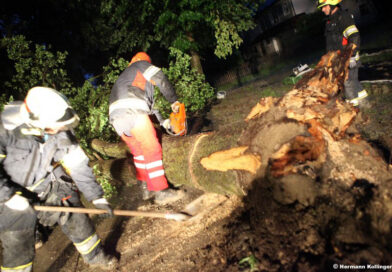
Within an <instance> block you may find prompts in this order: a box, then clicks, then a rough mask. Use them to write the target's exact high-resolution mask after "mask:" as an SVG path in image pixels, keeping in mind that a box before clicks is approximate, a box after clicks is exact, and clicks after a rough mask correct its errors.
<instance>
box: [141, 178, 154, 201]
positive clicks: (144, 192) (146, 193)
mask: <svg viewBox="0 0 392 272" xmlns="http://www.w3.org/2000/svg"><path fill="white" fill-rule="evenodd" d="M138 184H139V186H140V190H141V192H142V199H143V200H149V199H151V198H153V197H154V195H155V192H152V191H149V190H148V189H147V182H144V181H140V180H138Z"/></svg>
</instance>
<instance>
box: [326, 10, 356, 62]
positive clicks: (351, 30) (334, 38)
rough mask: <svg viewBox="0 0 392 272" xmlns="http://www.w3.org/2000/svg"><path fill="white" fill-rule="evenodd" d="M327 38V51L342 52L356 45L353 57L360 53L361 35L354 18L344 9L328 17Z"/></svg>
mask: <svg viewBox="0 0 392 272" xmlns="http://www.w3.org/2000/svg"><path fill="white" fill-rule="evenodd" d="M325 36H326V47H327V51H335V50H342V49H343V48H344V47H345V46H346V45H349V44H352V43H353V44H355V45H356V48H355V50H354V52H353V55H354V56H355V55H356V54H357V52H358V51H359V46H360V35H359V30H358V28H357V27H356V25H355V21H354V16H353V15H352V14H351V13H349V12H348V11H346V10H343V9H342V8H339V9H338V10H337V11H336V12H335V13H334V14H332V15H330V16H329V17H328V21H327V23H326V26H325Z"/></svg>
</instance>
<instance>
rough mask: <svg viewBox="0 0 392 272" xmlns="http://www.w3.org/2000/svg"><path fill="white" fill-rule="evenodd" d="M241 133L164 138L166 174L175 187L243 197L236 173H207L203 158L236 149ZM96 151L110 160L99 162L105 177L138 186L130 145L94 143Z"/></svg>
mask: <svg viewBox="0 0 392 272" xmlns="http://www.w3.org/2000/svg"><path fill="white" fill-rule="evenodd" d="M240 132H241V131H232V130H231V129H226V130H221V131H216V132H213V133H202V134H197V135H189V136H185V137H172V136H168V135H163V137H162V150H163V164H164V168H165V174H166V177H167V179H168V180H169V182H170V183H172V184H173V185H175V186H180V185H188V186H191V187H196V188H198V189H200V190H203V191H207V192H215V193H223V194H226V193H227V194H236V195H243V194H244V191H243V189H242V188H241V186H239V184H238V181H237V178H236V173H235V172H232V171H228V172H209V171H205V169H204V168H203V166H202V165H201V164H200V160H201V158H203V157H205V156H208V155H209V154H211V153H213V152H215V151H218V150H221V149H228V148H231V147H234V146H235V145H236V140H237V139H238V137H239V135H240ZM91 146H92V148H93V149H94V150H95V151H96V152H98V153H99V154H101V155H102V156H105V157H111V159H110V160H98V161H95V162H92V164H97V165H98V166H99V168H98V169H99V170H100V172H101V173H102V175H103V176H104V177H106V178H108V179H111V180H113V181H114V182H115V183H116V184H135V183H136V182H137V181H136V178H135V168H134V166H133V161H132V156H131V155H130V152H129V150H128V148H127V146H126V145H125V144H124V143H122V142H120V143H106V142H103V141H100V140H97V139H95V140H93V141H92V143H91Z"/></svg>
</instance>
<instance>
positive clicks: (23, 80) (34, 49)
mask: <svg viewBox="0 0 392 272" xmlns="http://www.w3.org/2000/svg"><path fill="white" fill-rule="evenodd" d="M1 42H2V44H3V45H4V46H6V49H7V53H8V57H9V59H10V60H12V61H13V62H14V66H15V73H14V75H13V77H12V80H11V81H9V82H6V83H5V84H4V92H3V93H2V95H1V96H0V107H1V108H2V106H3V105H4V104H5V103H7V102H9V101H11V100H12V99H13V97H15V99H18V100H22V99H24V96H25V95H26V93H27V91H28V90H29V89H30V88H32V87H34V86H47V87H51V88H54V89H56V90H58V91H59V92H62V93H63V94H65V95H66V96H67V97H68V99H69V102H70V104H71V105H72V107H73V108H74V109H75V111H76V112H77V113H78V115H79V117H80V124H79V126H78V127H77V128H76V129H75V132H76V135H77V137H78V139H79V140H80V143H81V145H82V146H83V148H84V149H85V150H86V151H89V143H90V141H91V140H92V139H94V138H99V139H102V140H110V139H111V138H113V137H114V136H115V134H114V133H113V130H112V128H111V126H110V124H109V122H108V103H109V102H108V101H109V95H110V89H111V86H112V85H113V83H114V82H115V80H116V79H117V77H118V75H119V74H120V73H121V72H122V71H123V70H124V68H125V67H126V66H127V64H128V62H127V61H125V60H124V59H119V60H117V61H114V60H112V61H111V62H110V64H109V65H107V66H105V67H104V68H103V75H102V77H103V79H102V84H100V85H97V86H95V85H94V84H93V83H92V82H90V81H89V80H86V81H85V83H84V84H83V85H82V86H80V87H72V86H71V80H70V79H69V77H68V75H67V72H66V70H65V68H64V66H65V61H66V56H67V53H66V52H64V53H62V52H57V53H56V54H54V53H52V52H51V51H50V46H40V45H35V46H32V45H31V42H30V41H26V39H25V37H23V36H15V37H13V38H3V39H2V41H1ZM10 94H13V95H14V96H11V95H10Z"/></svg>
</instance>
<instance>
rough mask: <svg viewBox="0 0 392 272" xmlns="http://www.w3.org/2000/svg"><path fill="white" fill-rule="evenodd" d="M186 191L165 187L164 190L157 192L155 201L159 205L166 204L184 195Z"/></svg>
mask: <svg viewBox="0 0 392 272" xmlns="http://www.w3.org/2000/svg"><path fill="white" fill-rule="evenodd" d="M184 195H185V194H184V191H182V190H175V189H165V190H162V191H156V192H155V198H154V202H155V204H158V205H165V204H169V203H172V202H175V201H177V200H180V199H181V198H183V197H184Z"/></svg>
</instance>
